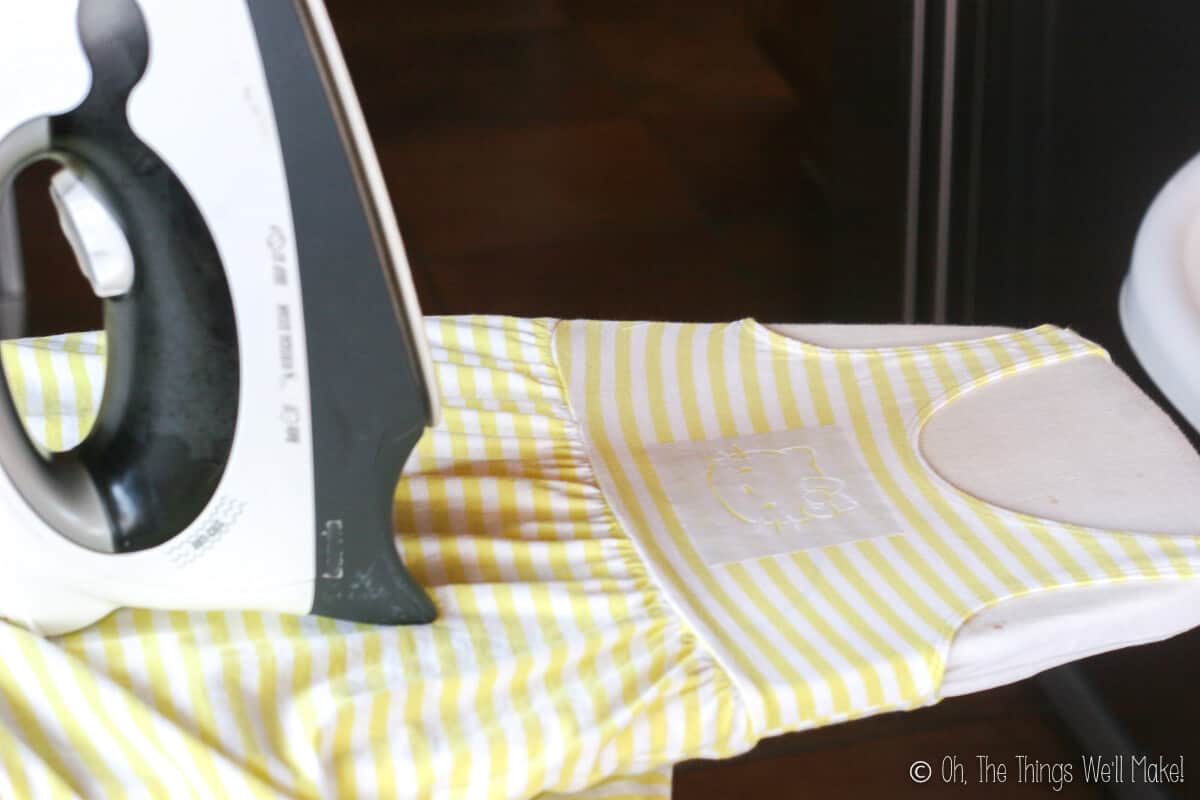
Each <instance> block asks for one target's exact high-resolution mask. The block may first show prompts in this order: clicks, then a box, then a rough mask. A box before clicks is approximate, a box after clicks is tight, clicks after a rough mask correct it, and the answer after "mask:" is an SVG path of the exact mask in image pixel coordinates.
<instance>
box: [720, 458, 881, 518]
mask: <svg viewBox="0 0 1200 800" xmlns="http://www.w3.org/2000/svg"><path fill="white" fill-rule="evenodd" d="M781 474H784V475H786V477H787V480H785V481H783V482H782V484H781V482H780V481H779V476H780V475H781ZM705 477H706V480H707V483H708V487H709V490H710V491H711V492H712V495H713V497H714V498H715V499H716V500H717V502H718V503H720V505H721V506H722V507H723V508H724V509H725V510H726V511H728V512H729V513H730V514H731V515H732V516H733V517H735V518H736V519H738V520H741V521H742V522H743V523H746V524H747V525H748V526H750V527H751V528H752V529H753V531H754V532H755V533H767V534H769V533H775V534H781V533H783V532H784V531H785V530H797V529H799V528H801V527H802V526H803V525H804V524H805V523H809V522H812V521H815V520H829V519H834V518H836V517H838V516H841V515H842V514H845V513H847V512H849V511H853V510H854V509H856V508H858V506H859V504H858V502H857V501H856V500H855V499H854V498H853V497H851V496H850V494H849V493H848V492H847V490H846V483H845V481H843V480H841V479H840V478H837V477H835V476H832V475H828V474H826V473H825V472H824V471H823V470H822V469H821V467H820V465H819V464H818V462H817V452H816V450H814V449H813V448H812V447H809V446H807V445H796V446H793V447H784V448H777V449H774V448H764V449H756V450H743V449H741V448H740V447H736V446H735V447H734V448H732V449H731V450H729V451H724V452H718V453H717V454H715V455H714V456H713V457H712V458H710V459H709V462H708V466H707V470H706V475H705Z"/></svg>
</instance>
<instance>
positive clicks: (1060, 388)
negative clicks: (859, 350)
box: [769, 325, 1200, 696]
mask: <svg viewBox="0 0 1200 800" xmlns="http://www.w3.org/2000/svg"><path fill="white" fill-rule="evenodd" d="M769 327H771V328H772V329H773V330H775V331H776V332H778V333H781V334H783V335H785V336H790V337H792V338H795V339H799V340H802V341H809V342H812V343H814V344H820V345H824V346H828V347H871V346H893V345H904V344H928V343H934V342H945V341H953V340H955V339H971V338H977V337H980V336H989V335H992V334H995V333H1000V332H1004V331H1006V330H1009V329H1007V328H980V327H955V326H894V325H872V326H868V325H771V326H769ZM921 448H922V450H923V452H924V454H925V456H926V458H927V459H928V460H929V461H930V463H931V464H932V465H933V466H934V467H935V468H936V469H938V471H939V472H940V473H941V474H942V476H943V477H945V478H947V479H948V480H949V481H950V482H951V483H953V484H955V485H957V486H959V487H960V488H962V489H964V490H967V491H969V492H970V493H972V494H974V495H976V496H979V497H982V498H984V499H986V500H988V501H990V502H992V503H995V504H997V505H1000V506H1005V507H1008V508H1011V509H1014V510H1017V511H1023V512H1025V513H1029V514H1033V515H1036V516H1040V517H1046V518H1051V519H1058V520H1062V521H1064V522H1074V523H1078V524H1083V525H1092V526H1096V527H1105V528H1117V529H1124V530H1132V531H1139V532H1155V533H1168V534H1176V535H1182V534H1194V533H1196V532H1198V531H1200V456H1198V455H1197V454H1196V452H1195V451H1194V450H1193V449H1192V447H1191V446H1190V445H1189V444H1188V441H1187V439H1186V438H1185V437H1184V436H1183V434H1182V433H1181V432H1180V431H1179V430H1178V429H1177V428H1176V427H1175V426H1174V424H1173V423H1172V422H1171V421H1170V419H1169V418H1168V417H1167V416H1166V415H1165V414H1164V413H1163V412H1162V411H1161V410H1160V409H1159V408H1158V407H1157V406H1156V405H1155V404H1154V403H1153V401H1151V400H1150V399H1149V397H1147V396H1146V395H1145V394H1144V393H1143V392H1141V391H1140V390H1139V389H1138V388H1137V387H1136V386H1135V385H1134V384H1133V383H1132V381H1130V380H1129V379H1128V377H1126V376H1125V374H1124V373H1123V372H1121V371H1120V370H1119V369H1118V368H1117V367H1115V366H1113V365H1112V364H1110V363H1108V362H1106V361H1104V360H1103V359H1099V358H1087V359H1082V360H1080V361H1079V362H1074V363H1066V364H1061V365H1056V366H1054V367H1052V368H1048V369H1045V370H1035V371H1033V372H1031V373H1028V374H1022V375H1016V376H1012V377H1011V378H1009V379H1008V380H1005V381H1000V382H998V383H997V384H994V385H992V386H987V387H984V388H983V389H980V390H979V391H977V392H972V393H971V394H970V395H969V396H965V397H963V398H961V399H960V400H959V401H956V402H955V403H952V404H951V405H950V406H948V407H947V408H945V409H943V410H942V411H939V412H938V413H937V414H936V415H935V416H934V418H933V419H932V420H931V421H930V423H929V425H928V426H927V427H926V429H925V431H924V433H923V435H922V437H921ZM1197 625H1200V581H1179V582H1173V581H1157V582H1153V583H1146V584H1140V583H1138V584H1113V585H1100V586H1088V587H1077V588H1072V589H1065V590H1056V591H1053V592H1046V593H1034V594H1030V595H1026V596H1024V597H1018V598H1015V599H1013V600H1009V601H1007V602H1005V603H1002V604H1000V605H997V606H993V607H990V608H988V609H985V610H984V611H982V612H980V613H979V614H978V615H976V616H975V617H973V618H972V619H971V620H969V621H968V622H967V623H966V624H965V625H964V626H963V627H962V628H961V629H960V631H959V634H958V636H957V637H956V639H955V641H954V644H953V646H952V648H951V651H950V657H949V662H948V665H947V669H946V675H945V682H944V684H943V694H945V695H947V696H950V695H959V694H967V693H970V692H975V691H980V690H983V689H988V688H992V687H996V686H1001V685H1004V684H1007V683H1012V682H1014V681H1017V680H1021V679H1023V678H1026V677H1029V676H1030V675H1033V674H1036V673H1038V672H1040V671H1042V670H1045V669H1048V668H1050V667H1054V666H1058V665H1061V664H1065V663H1067V662H1070V661H1073V660H1076V659H1079V658H1083V657H1086V656H1090V655H1094V654H1097V653H1101V652H1104V651H1107V650H1113V649H1117V648H1120V647H1126V646H1129V645H1135V644H1142V643H1146V642H1152V641H1157V640H1161V639H1165V638H1168V637H1170V636H1174V635H1176V634H1178V633H1182V632H1183V631H1186V630H1189V629H1191V628H1193V627H1195V626H1197Z"/></svg>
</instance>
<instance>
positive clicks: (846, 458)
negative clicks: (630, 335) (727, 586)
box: [646, 426, 904, 566]
mask: <svg viewBox="0 0 1200 800" xmlns="http://www.w3.org/2000/svg"><path fill="white" fill-rule="evenodd" d="M646 455H647V456H648V458H649V459H650V462H651V464H653V466H654V470H655V472H656V473H657V474H658V478H659V480H660V481H661V482H662V486H663V488H664V489H665V490H666V494H667V499H668V500H669V501H670V503H671V505H672V507H673V508H674V510H675V513H676V515H677V516H678V517H679V520H680V522H681V523H682V524H683V527H684V530H685V531H686V532H687V535H688V536H689V538H690V539H691V540H692V543H693V544H694V545H695V547H696V550H697V551H698V552H699V553H700V556H701V558H702V559H703V560H704V563H705V564H707V565H709V566H715V565H718V564H726V563H730V562H733V561H745V560H748V559H753V558H761V557H763V556H771V555H779V554H782V553H790V552H794V551H797V550H808V549H811V548H814V547H825V546H827V545H833V544H843V543H845V542H851V541H855V540H858V539H868V538H872V537H876V536H892V535H895V534H898V533H902V532H903V531H904V528H903V527H902V526H901V524H900V522H899V520H898V519H897V518H896V515H895V514H894V513H893V512H892V509H891V507H890V506H889V505H888V504H887V502H886V501H885V500H884V497H883V494H882V492H881V491H880V489H879V487H878V485H877V483H876V481H875V478H874V477H873V476H872V474H871V471H870V469H868V468H867V465H866V463H865V462H864V461H863V459H862V456H861V454H860V453H859V450H858V448H857V447H856V446H855V444H854V439H853V436H852V435H851V434H849V433H848V432H847V431H845V430H842V429H840V428H836V427H831V426H821V427H812V428H801V429H797V430H788V431H774V432H771V433H761V434H754V435H750V436H733V437H728V438H723V439H709V440H707V441H691V442H673V443H670V444H654V445H649V446H648V447H647V448H646Z"/></svg>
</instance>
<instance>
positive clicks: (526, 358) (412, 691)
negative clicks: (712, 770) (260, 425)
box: [0, 317, 756, 798]
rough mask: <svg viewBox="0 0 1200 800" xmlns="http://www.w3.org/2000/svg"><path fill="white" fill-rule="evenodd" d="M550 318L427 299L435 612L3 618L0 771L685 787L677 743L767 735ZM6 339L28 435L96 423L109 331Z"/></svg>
mask: <svg viewBox="0 0 1200 800" xmlns="http://www.w3.org/2000/svg"><path fill="white" fill-rule="evenodd" d="M553 328H554V322H553V321H551V320H523V319H511V318H501V317H463V318H444V319H438V318H431V319H428V320H427V321H426V334H427V336H428V339H429V343H430V346H431V349H432V353H433V358H434V361H435V369H436V373H437V379H438V383H439V387H440V390H441V398H442V403H443V420H442V422H441V424H440V425H439V426H438V427H436V428H434V429H431V430H429V431H427V433H426V435H425V437H424V438H423V439H422V440H421V442H420V444H419V445H418V447H417V449H416V450H415V451H414V453H413V456H412V457H411V459H410V461H409V463H408V464H407V466H406V468H405V470H404V474H403V476H402V478H401V480H400V482H399V484H398V486H397V489H396V495H395V529H396V542H397V545H398V547H399V550H400V553H401V556H402V558H403V559H404V561H405V563H406V565H407V566H408V568H409V569H410V570H411V571H412V572H413V573H414V575H415V576H416V577H417V578H418V580H420V582H421V583H422V584H423V585H424V586H425V587H427V588H428V590H429V592H430V593H431V595H432V596H433V598H434V601H435V602H436V604H437V607H438V612H439V618H438V620H437V621H436V622H435V623H433V624H432V625H429V626H423V627H410V628H385V627H375V626H367V625H357V624H352V623H345V622H338V621H333V620H327V619H319V618H315V617H293V616H284V615H278V614H269V613H259V612H253V611H220V612H179V611H151V610H130V609H125V610H120V611H117V612H115V613H114V614H112V615H110V616H109V617H107V618H105V619H104V620H102V621H100V622H99V623H97V624H95V625H93V626H91V627H90V628H87V629H85V630H83V631H80V632H78V633H75V634H71V635H68V636H64V637H60V638H58V639H43V638H40V637H37V636H34V635H32V634H30V633H28V632H26V631H24V630H23V629H21V628H19V627H16V626H15V625H10V624H7V623H0V795H3V796H17V797H65V796H87V797H93V796H94V797H103V796H122V797H123V796H130V795H139V794H140V795H142V796H152V797H279V796H286V797H306V798H307V797H312V798H325V797H413V798H435V797H436V798H440V797H446V798H476V797H479V798H493V797H494V798H510V797H511V798H517V797H535V796H546V797H560V796H595V797H606V798H625V797H627V798H635V797H636V798H643V797H667V796H669V794H670V783H671V765H672V764H674V763H676V762H678V761H680V760H681V759H685V758H691V757H720V756H728V755H732V754H735V753H738V752H741V751H743V750H745V749H747V748H748V747H750V746H751V745H752V744H753V743H754V741H755V739H756V732H755V731H754V730H753V729H752V727H751V725H750V719H749V717H748V716H747V714H746V712H745V709H744V707H743V705H742V703H741V701H740V699H739V697H738V695H737V692H736V689H735V687H734V685H733V684H732V683H731V681H730V679H729V678H728V677H727V675H726V673H725V672H724V671H723V670H722V668H721V667H720V666H718V664H717V663H716V662H715V661H714V660H713V659H712V657H711V656H710V655H709V653H708V651H707V650H706V648H705V647H704V646H703V643H702V642H701V641H700V640H699V639H698V638H697V637H696V636H695V635H694V634H693V633H692V632H691V631H690V630H689V629H688V627H687V626H686V625H685V624H684V623H683V621H682V620H681V618H680V617H679V615H678V614H677V613H676V612H675V611H674V610H673V609H672V608H671V607H670V605H669V604H668V603H667V602H666V600H665V598H664V595H663V593H662V592H661V590H660V589H659V588H658V587H657V585H656V583H655V580H654V578H653V577H652V576H651V575H650V574H649V572H648V571H647V569H646V567H645V565H644V563H643V561H642V559H641V557H640V556H639V555H638V553H637V551H636V548H635V547H634V545H633V543H632V542H631V540H630V538H629V537H628V536H627V535H626V533H625V532H624V531H623V530H622V528H621V526H620V524H619V523H618V522H617V520H616V518H615V517H614V516H613V514H612V512H611V510H610V508H609V506H608V504H607V502H606V500H605V496H604V494H603V492H602V491H601V489H600V488H599V486H598V485H597V482H596V477H595V475H594V473H593V471H592V469H591V465H590V464H589V461H588V454H587V451H586V448H585V446H584V444H583V440H582V437H581V433H580V428H579V425H578V423H577V421H576V419H575V418H574V416H573V413H572V411H571V408H570V405H569V402H568V399H567V397H566V394H565V390H564V387H563V385H562V383H561V381H560V379H559V375H558V372H557V369H556V367H555V364H554V358H553V353H552V333H553ZM0 354H2V355H3V360H4V367H5V372H6V374H7V376H8V378H9V381H10V385H11V386H12V390H13V394H14V397H15V399H16V402H17V405H18V409H19V410H20V411H21V413H22V416H23V418H24V419H25V421H26V425H27V427H28V429H29V431H30V434H31V435H32V436H33V437H34V438H36V439H39V440H40V441H42V442H44V443H45V444H47V445H48V446H49V447H51V448H53V449H65V448H68V447H70V446H71V445H73V444H74V443H75V442H77V441H79V439H80V438H81V437H82V436H83V435H85V434H86V432H87V429H88V426H89V425H90V423H91V419H92V417H93V416H94V411H95V409H96V407H97V405H98V403H99V398H100V392H101V389H102V386H103V359H104V340H103V336H102V335H99V334H72V335H69V336H64V337H52V338H49V339H39V340H30V341H21V342H6V343H4V344H3V345H2V346H0ZM382 368H386V365H381V369H382ZM363 391H370V387H363ZM247 490H252V487H247Z"/></svg>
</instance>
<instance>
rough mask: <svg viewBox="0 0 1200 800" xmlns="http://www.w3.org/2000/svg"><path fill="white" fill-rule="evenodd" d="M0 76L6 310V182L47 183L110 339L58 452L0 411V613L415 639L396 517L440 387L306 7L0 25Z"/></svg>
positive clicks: (241, 4)
mask: <svg viewBox="0 0 1200 800" xmlns="http://www.w3.org/2000/svg"><path fill="white" fill-rule="evenodd" d="M0 75H2V76H3V78H0V298H2V299H5V300H6V302H7V301H8V300H11V299H13V298H17V299H19V295H20V292H21V290H22V282H21V277H20V276H21V275H22V274H23V265H22V264H21V263H20V262H21V248H20V243H19V240H18V228H17V225H15V224H14V219H15V214H14V212H13V206H14V200H13V191H12V186H13V181H14V180H15V177H16V176H17V175H18V174H19V173H20V172H21V171H22V170H23V169H24V168H25V167H27V166H28V165H29V164H31V163H33V162H35V161H38V160H42V159H50V160H52V161H54V162H57V165H58V172H57V174H56V175H55V177H54V179H53V181H52V182H51V193H52V197H53V199H54V202H55V205H56V206H57V208H58V212H59V215H60V219H61V221H62V223H63V231H64V233H65V234H66V236H67V239H68V241H69V242H70V244H71V246H72V249H73V250H74V251H75V253H76V256H77V258H78V260H79V261H80V266H81V267H82V268H83V271H84V273H85V275H86V276H87V278H88V279H89V281H90V282H91V284H92V287H93V289H94V290H95V292H96V294H97V295H98V296H99V297H101V298H102V302H103V306H104V319H105V330H106V333H107V361H106V366H105V383H104V391H103V395H102V398H101V402H100V405H99V408H98V412H97V417H96V421H95V423H94V426H93V428H92V430H91V432H90V433H89V434H88V435H87V437H86V438H85V439H84V440H83V442H82V443H81V444H79V445H78V446H77V447H75V448H73V449H72V450H70V451H68V452H65V453H51V452H48V451H46V450H45V449H44V448H43V447H41V446H40V445H38V444H36V443H35V442H34V441H32V440H31V439H30V437H29V436H28V434H27V433H26V431H25V429H24V427H23V425H22V422H21V420H20V417H19V415H18V412H17V410H16V407H15V405H14V401H13V398H12V395H11V391H10V390H8V388H7V385H5V387H4V389H3V390H0V466H2V467H3V468H2V469H0V550H3V552H4V554H5V556H4V558H3V559H2V560H0V614H2V615H3V616H5V617H7V618H8V619H10V620H12V621H15V622H17V623H18V624H21V625H23V626H25V627H28V628H30V629H31V630H34V631H38V632H41V633H44V634H48V635H53V634H60V633H64V632H67V631H71V630H75V629H78V628H81V627H83V626H86V625H88V624H91V623H92V622H94V621H96V620H97V619H99V618H101V617H103V616H104V615H106V614H108V613H109V612H110V611H112V610H113V609H115V608H118V607H122V606H133V607H146V608H158V609H191V610H213V609H261V610H269V611H278V612H284V613H295V614H304V613H314V614H318V615H323V616H329V617H335V618H340V619H346V620H353V621H358V622H367V623H377V624H403V623H425V622H429V621H431V620H432V619H433V618H434V616H435V613H436V612H435V608H434V605H433V604H432V602H431V601H430V599H429V596H428V595H427V594H426V593H425V592H424V591H423V590H422V589H421V587H420V586H419V585H418V584H417V583H416V581H414V579H413V578H412V576H411V575H410V574H409V573H408V572H407V570H406V569H405V568H404V565H403V564H402V562H401V560H400V558H399V556H398V553H397V550H396V548H395V544H394V540H393V533H392V498H393V493H394V489H395V483H396V480H397V477H398V475H399V473H400V471H401V469H402V467H403V464H404V463H405V461H406V459H407V458H408V456H409V454H410V452H411V450H412V449H413V447H414V446H415V444H416V442H417V440H418V439H419V438H420V436H421V435H422V433H423V431H424V430H425V428H426V427H427V426H429V425H432V424H434V423H435V422H436V419H437V415H438V402H437V396H436V384H435V381H434V378H433V372H432V366H431V362H430V359H429V355H428V352H427V346H426V344H425V341H424V337H423V335H422V327H421V313H420V309H419V307H418V304H417V301H416V294H415V292H414V290H413V286H412V281H411V276H410V273H409V268H408V263H407V260H406V258H405V254H404V249H403V245H402V242H401V239H400V235H399V233H398V231H397V228H396V224H395V221H394V216H393V212H392V209H391V206H390V202H389V199H388V194H387V191H386V189H385V186H384V182H383V178H382V174H381V172H380V169H379V166H378V163H377V160H376V155H375V152H374V149H373V147H372V144H371V140H370V136H369V134H368V132H367V128H366V125H365V123H364V121H363V116H362V113H361V110H360V108H359V104H358V101H357V99H356V96H355V93H354V90H353V87H352V85H351V82H350V78H349V74H348V71H347V69H346V66H345V63H344V61H343V58H342V55H341V52H340V49H339V47H338V44H337V40H336V37H335V34H334V30H333V27H332V25H331V23H330V20H329V17H328V15H327V13H326V10H325V8H324V6H323V5H322V4H321V2H320V0H205V2H180V0H38V2H36V3H33V2H27V0H0ZM17 306H18V308H19V303H18V304H17ZM7 307H8V306H7V305H5V304H0V313H3V312H4V310H5V309H6V308H7ZM9 330H11V328H9ZM0 383H4V382H0Z"/></svg>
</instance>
